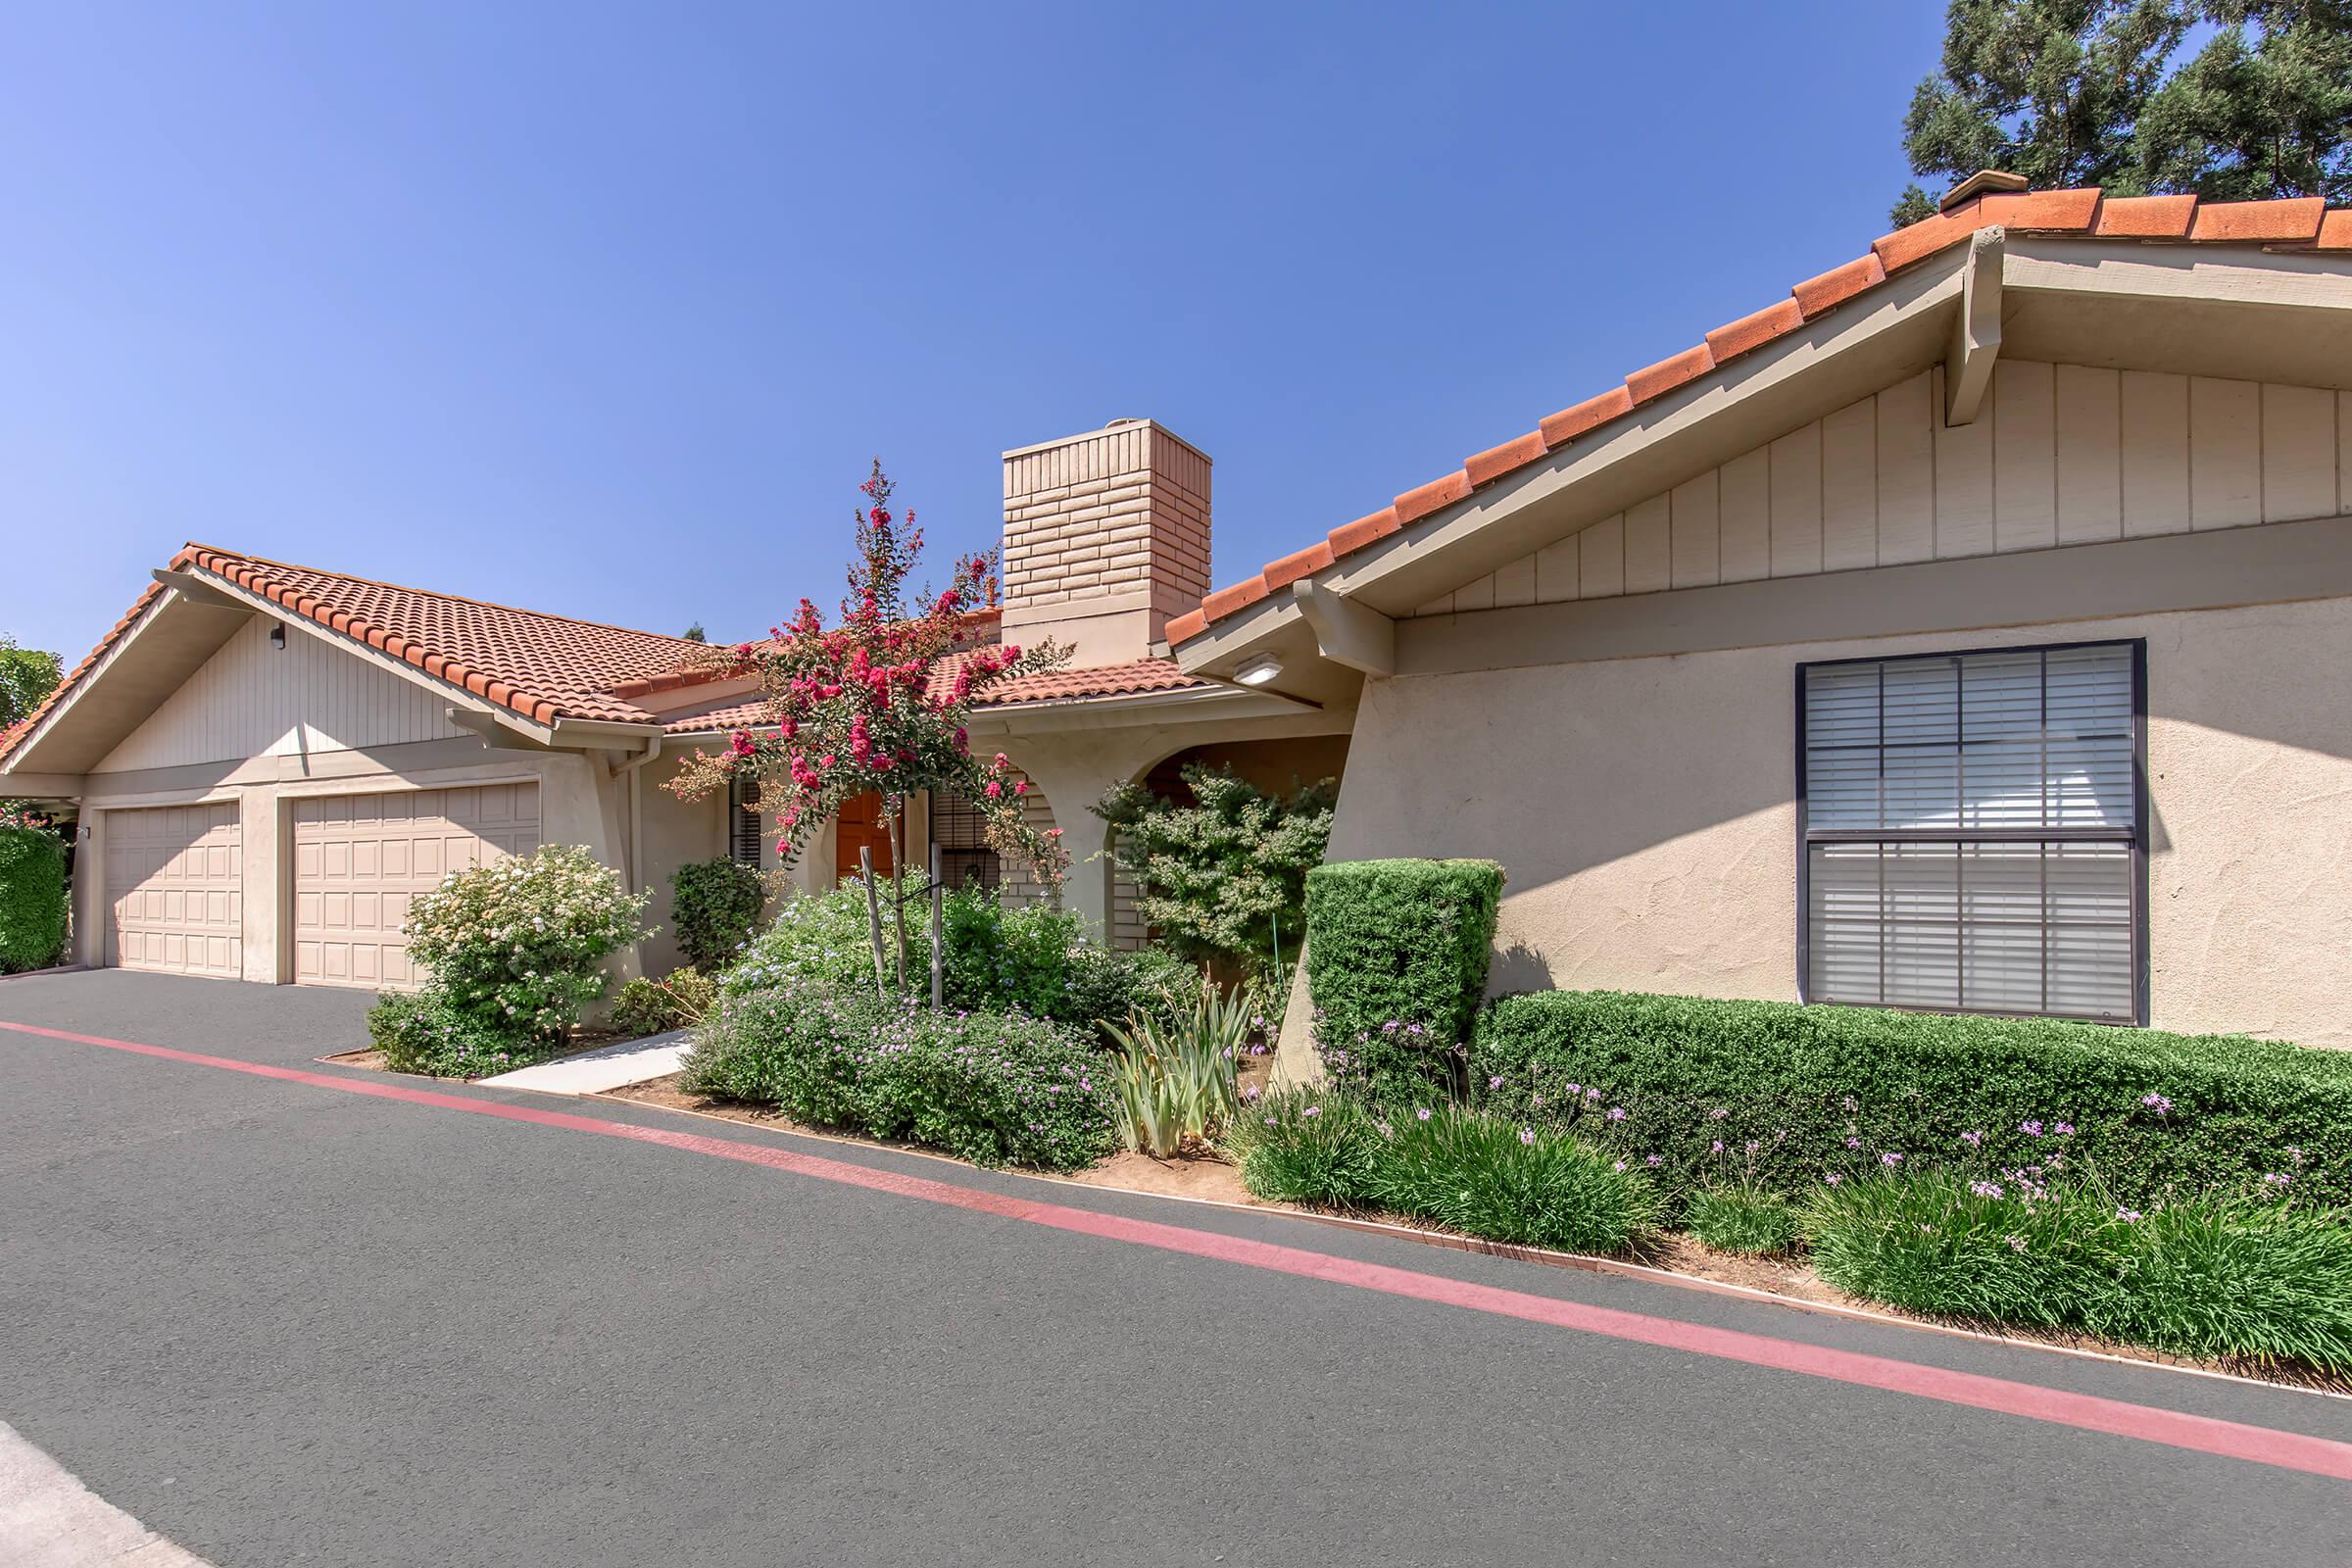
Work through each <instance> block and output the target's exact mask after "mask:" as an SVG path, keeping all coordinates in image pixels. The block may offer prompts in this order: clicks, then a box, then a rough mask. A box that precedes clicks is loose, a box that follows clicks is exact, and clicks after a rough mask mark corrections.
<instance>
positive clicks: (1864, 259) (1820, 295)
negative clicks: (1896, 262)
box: [1789, 251, 1887, 321]
mask: <svg viewBox="0 0 2352 1568" xmlns="http://www.w3.org/2000/svg"><path fill="white" fill-rule="evenodd" d="M1886 281H1887V268H1886V266H1885V265H1884V264H1883V263H1881V262H1880V260H1879V253H1878V252H1876V251H1872V252H1871V253H1870V254H1869V255H1867V256H1857V257H1855V258H1854V259H1853V260H1852V261H1850V262H1848V263H1846V264H1845V265H1844V266H1843V267H1833V268H1831V269H1830V270H1828V271H1826V272H1823V273H1821V274H1819V275H1818V276H1814V277H1808V278H1806V279H1805V280H1804V281H1803V282H1802V283H1799V284H1797V285H1796V287H1794V288H1792V289H1790V290H1789V293H1791V294H1793V295H1794V296H1795V297H1796V308H1797V309H1798V310H1800V311H1802V312H1803V313H1804V316H1805V319H1806V320H1808V321H1810V320H1811V319H1813V318H1815V317H1816V316H1819V315H1821V314H1822V313H1823V312H1824V311H1830V310H1835V309H1837V308H1838V306H1840V305H1843V304H1844V303H1845V302H1846V301H1847V300H1850V299H1852V298H1853V297H1854V296H1855V295H1857V294H1859V293H1861V292H1862V291H1863V290H1864V289H1866V288H1876V287H1877V286H1878V285H1879V284H1881V283H1884V282H1886Z"/></svg>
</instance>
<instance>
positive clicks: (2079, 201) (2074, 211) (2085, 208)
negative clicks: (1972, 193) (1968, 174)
mask: <svg viewBox="0 0 2352 1568" xmlns="http://www.w3.org/2000/svg"><path fill="white" fill-rule="evenodd" d="M2098 210H2099V187H2098V186H2096V185H2085V186H2083V187H2082V189H2080V190H2019V191H1991V192H1988V193H1986V194H1985V195H1983V196H1980V197H1978V198H1977V226H1978V227H1980V228H1982V227H1984V226H1985V224H1987V223H1999V224H2002V225H2003V226H2005V227H2008V228H2053V229H2071V230H2075V231H2081V230H2082V229H2086V228H2088V227H2089V226H2090V221H2091V219H2092V218H2093V217H2095V216H2096V215H2097V213H2098Z"/></svg>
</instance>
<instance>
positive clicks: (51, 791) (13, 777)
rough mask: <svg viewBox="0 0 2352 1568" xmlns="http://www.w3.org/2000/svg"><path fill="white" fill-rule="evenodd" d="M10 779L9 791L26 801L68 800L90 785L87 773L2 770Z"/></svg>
mask: <svg viewBox="0 0 2352 1568" xmlns="http://www.w3.org/2000/svg"><path fill="white" fill-rule="evenodd" d="M0 778H5V779H7V780H8V790H7V793H8V794H9V795H11V796H13V797H15V798H16V799H19V800H26V801H66V800H73V799H74V798H76V797H77V796H79V795H80V794H81V793H82V791H83V790H84V789H86V788H87V787H88V778H89V775H88V774H86V773H29V772H25V773H20V772H17V771H15V770H13V769H12V770H8V771H5V772H0Z"/></svg>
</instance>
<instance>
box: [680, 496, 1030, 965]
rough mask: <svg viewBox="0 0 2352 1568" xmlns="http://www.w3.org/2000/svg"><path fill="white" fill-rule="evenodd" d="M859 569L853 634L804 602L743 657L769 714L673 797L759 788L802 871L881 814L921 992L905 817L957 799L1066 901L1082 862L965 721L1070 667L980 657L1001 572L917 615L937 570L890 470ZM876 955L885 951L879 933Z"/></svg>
mask: <svg viewBox="0 0 2352 1568" xmlns="http://www.w3.org/2000/svg"><path fill="white" fill-rule="evenodd" d="M859 488H860V489H861V490H862V491H863V493H864V495H865V498H866V499H865V503H864V505H863V506H862V507H861V508H860V510H859V512H858V519H857V535H858V557H857V559H856V560H855V561H853V562H852V563H851V564H850V571H849V595H848V597H847V598H845V599H844V600H843V601H842V602H841V614H840V619H839V622H838V623H837V624H835V625H833V626H830V627H828V626H827V625H826V624H825V617H824V613H823V612H821V611H819V610H818V609H817V608H816V606H815V605H814V604H813V603H811V602H810V601H809V600H807V599H804V600H802V601H801V608H800V612H799V613H798V614H796V615H795V616H794V617H793V619H792V621H791V622H790V623H789V624H787V625H783V626H778V627H776V628H774V630H773V632H772V633H771V636H770V640H769V641H768V642H766V643H763V644H754V643H743V644H739V645H737V646H736V647H735V648H734V649H733V650H732V652H731V654H729V655H728V667H729V668H730V669H731V670H733V671H736V672H740V673H745V674H753V675H757V676H758V677H759V679H760V687H761V691H762V697H763V702H762V707H763V708H764V710H765V711H764V712H763V713H762V715H761V718H760V722H759V723H758V724H756V725H753V726H750V727H747V728H744V729H740V730H737V731H736V732H735V734H734V736H733V737H732V739H731V742H730V744H729V746H728V748H727V750H726V751H724V752H722V753H720V754H719V755H717V756H715V757H713V756H711V755H709V754H707V753H700V752H698V753H697V754H695V757H694V758H693V759H692V760H690V761H689V762H688V763H687V764H686V765H685V766H684V767H683V768H681V769H680V770H679V773H678V775H677V777H676V778H674V779H672V780H671V781H670V785H669V787H670V788H671V789H672V790H673V791H675V792H676V793H677V794H678V795H680V796H681V797H683V798H685V799H690V800H691V799H695V798H698V797H701V796H704V795H708V794H711V793H712V792H713V791H716V790H720V789H724V788H725V787H726V786H727V784H728V782H729V781H730V780H731V779H735V778H739V777H740V778H747V779H756V780H757V781H758V783H759V798H760V802H761V803H762V805H763V807H765V808H766V809H770V810H772V811H773V812H774V813H775V822H776V826H777V828H778V829H779V831H780V833H781V837H780V838H779V840H778V842H777V845H776V849H777V853H778V854H779V855H781V856H783V857H785V858H790V857H792V856H794V855H797V854H798V853H800V851H801V850H802V849H803V848H804V847H805V846H806V845H807V844H808V842H809V838H810V837H811V836H812V835H813V834H814V833H815V832H816V831H817V830H818V829H819V828H821V827H822V826H823V825H824V824H825V823H826V822H827V821H829V820H831V819H832V818H833V817H834V816H835V815H836V814H838V813H839V812H840V810H841V808H842V807H843V805H845V804H846V803H847V802H849V801H851V800H853V799H855V798H856V797H858V796H860V795H868V794H871V795H878V796H880V797H881V798H882V819H883V821H884V822H885V823H886V824H887V825H888V827H889V831H890V841H891V859H892V864H893V867H894V870H893V894H892V903H893V904H894V906H895V907H897V909H898V910H899V913H900V919H899V921H898V926H899V934H898V954H899V957H898V976H897V978H898V983H899V984H900V985H901V986H902V987H903V986H904V985H905V983H906V977H907V935H906V921H905V909H906V900H907V856H906V846H905V845H904V844H902V843H901V842H900V838H899V822H900V813H901V809H902V808H904V806H905V805H906V803H907V801H908V800H909V799H910V798H911V797H913V796H915V795H917V794H920V793H923V792H925V791H942V792H952V793H954V794H956V795H959V796H961V797H962V798H964V799H965V800H968V801H970V802H971V803H972V804H973V805H974V806H976V807H977V808H978V809H979V810H980V813H981V819H982V822H983V824H984V827H985V831H986V834H987V837H988V842H989V844H990V845H991V846H992V847H993V848H995V849H996V850H997V852H998V853H999V854H1000V855H1005V856H1008V857H1014V858H1019V859H1022V860H1025V861H1027V862H1028V864H1029V865H1030V866H1031V867H1032V868H1033V869H1034V870H1035V871H1036V872H1037V874H1038V876H1039V878H1040V879H1041V880H1043V881H1045V882H1046V883H1048V884H1049V885H1058V884H1059V882H1060V880H1061V877H1062V873H1063V870H1064V868H1065V866H1066V864H1067V861H1068V858H1069V857H1068V855H1067V854H1066V852H1064V851H1063V850H1062V848H1061V845H1060V842H1059V830H1058V829H1048V830H1044V831H1040V830H1039V829H1037V828H1036V827H1034V826H1032V825H1031V824H1030V822H1029V820H1028V818H1027V816H1026V815H1025V814H1024V812H1023V811H1022V809H1021V800H1020V798H1021V797H1022V796H1023V795H1025V794H1026V793H1027V792H1028V789H1029V785H1028V783H1027V781H1026V780H1024V779H1021V778H1018V777H1016V776H1015V775H1014V773H1013V770H1012V768H1011V766H1010V763H1009V762H1008V761H1007V760H1006V758H1005V754H1004V753H1002V752H999V753H997V754H996V756H995V758H994V759H993V760H985V761H984V760H981V759H979V758H976V757H974V756H973V755H972V749H971V742H970V737H969V735H968V734H967V732H966V728H965V721H966V718H967V717H968V715H969V713H970V711H971V707H972V705H973V703H975V702H976V701H978V700H979V699H980V698H981V697H982V696H984V695H986V693H987V692H988V691H989V690H991V689H992V688H994V687H996V686H998V685H1001V684H1002V683H1003V682H1005V681H1007V680H1010V679H1012V678H1013V677H1015V676H1019V675H1027V674H1031V673H1034V672H1036V671H1039V670H1046V669H1052V668H1054V667H1055V666H1057V665H1059V664H1061V663H1063V662H1066V661H1067V660H1068V658H1069V654H1068V651H1067V650H1066V649H1061V648H1056V647H1054V645H1053V644H1051V643H1048V644H1046V645H1044V646H1042V647H1037V648H1029V649H1023V648H1020V647H1017V646H1013V645H1005V646H994V647H992V646H979V647H974V646H971V645H970V644H971V626H972V620H973V614H974V613H975V612H977V611H978V610H980V609H981V608H982V606H983V602H984V593H985V590H986V587H987V584H988V581H989V576H990V566H991V558H990V557H988V556H986V555H980V556H967V557H965V558H963V559H962V560H961V561H959V562H958V563H957V564H956V574H955V576H954V578H953V579H952V580H951V581H950V583H949V584H948V586H947V587H946V588H945V589H944V590H942V591H940V592H938V593H936V594H935V593H932V592H931V591H930V590H929V589H928V588H925V589H923V590H922V591H921V592H920V594H919V596H917V597H915V598H914V599H912V600H910V599H909V596H908V582H909V580H910V579H911V578H912V576H913V574H914V570H915V567H916V565H917V564H918V563H919V561H920V560H921V557H922V549H923V535H922V530H921V529H919V528H915V527H913V526H912V524H913V522H914V515H913V514H912V513H911V512H909V513H908V514H907V516H906V518H905V519H904V522H902V521H901V520H900V519H899V518H897V517H896V516H894V515H893V514H892V513H891V511H890V505H889V503H890V495H891V482H890V479H889V476H888V475H886V474H885V473H884V472H883V471H882V464H881V461H880V460H879V459H877V460H876V461H875V463H874V469H873V473H872V475H871V476H870V477H869V478H868V479H867V480H866V481H865V483H864V484H863V485H862V486H860V487H859ZM876 935H877V940H879V933H877V934H876Z"/></svg>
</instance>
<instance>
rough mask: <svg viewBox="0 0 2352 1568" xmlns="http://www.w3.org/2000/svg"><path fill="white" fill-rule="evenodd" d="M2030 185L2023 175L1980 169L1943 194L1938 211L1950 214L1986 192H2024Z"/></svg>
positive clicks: (2003, 170) (1937, 204)
mask: <svg viewBox="0 0 2352 1568" xmlns="http://www.w3.org/2000/svg"><path fill="white" fill-rule="evenodd" d="M2027 184H2028V181H2027V179H2026V176H2025V175H2023V174H2012V173H2010V172H2008V171H2007V170H2005V169H1980V170H1978V171H1977V172H1975V173H1973V174H1971V175H1969V176H1968V177H1967V178H1966V179H1964V180H1962V181H1961V182H1960V183H1959V184H1957V185H1954V186H1953V187H1952V188H1951V189H1950V190H1947V191H1945V192H1944V193H1943V200H1942V201H1940V202H1938V203H1936V211H1937V212H1940V213H1948V212H1950V211H1951V210H1952V209H1953V208H1955V207H1957V206H1959V205H1960V204H1961V203H1962V202H1971V201H1975V200H1976V199H1977V198H1978V197H1980V196H1982V195H1984V194H1985V192H1986V191H1996V190H1998V191H2008V190H2024V189H2025V188H2026V186H2027Z"/></svg>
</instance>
